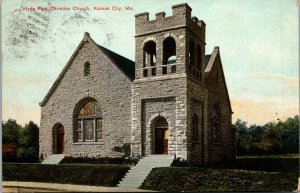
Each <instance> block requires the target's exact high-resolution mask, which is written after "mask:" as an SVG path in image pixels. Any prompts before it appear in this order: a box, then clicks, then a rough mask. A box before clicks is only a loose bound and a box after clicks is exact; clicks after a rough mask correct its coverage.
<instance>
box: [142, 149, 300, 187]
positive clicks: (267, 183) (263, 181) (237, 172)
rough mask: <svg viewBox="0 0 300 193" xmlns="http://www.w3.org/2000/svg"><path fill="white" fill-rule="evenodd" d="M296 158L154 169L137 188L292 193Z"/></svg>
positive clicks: (255, 158) (253, 158)
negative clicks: (279, 192) (290, 192)
mask: <svg viewBox="0 0 300 193" xmlns="http://www.w3.org/2000/svg"><path fill="white" fill-rule="evenodd" d="M298 177H299V158H298V157H297V156H296V154H295V155H294V154H292V155H291V154H289V155H276V156H273V155H272V156H251V157H250V156H247V157H246V156H243V157H238V158H237V160H236V162H235V163H232V164H227V165H224V164H223V165H221V164H220V165H210V166H206V167H169V168H154V169H153V170H152V171H151V173H150V174H149V175H148V177H147V178H146V180H145V181H144V183H143V184H142V185H141V187H140V188H142V189H149V190H157V191H175V192H180V191H192V192H203V191H295V190H296V189H297V184H298Z"/></svg>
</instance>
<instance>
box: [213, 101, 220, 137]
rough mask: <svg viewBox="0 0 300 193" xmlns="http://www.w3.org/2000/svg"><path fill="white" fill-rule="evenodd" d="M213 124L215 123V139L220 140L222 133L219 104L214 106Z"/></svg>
mask: <svg viewBox="0 0 300 193" xmlns="http://www.w3.org/2000/svg"><path fill="white" fill-rule="evenodd" d="M212 122H213V123H212V124H213V141H214V142H220V141H221V134H220V132H221V131H220V108H219V105H217V104H215V105H214V107H213V114H212Z"/></svg>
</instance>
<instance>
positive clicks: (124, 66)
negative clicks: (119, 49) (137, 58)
mask: <svg viewBox="0 0 300 193" xmlns="http://www.w3.org/2000/svg"><path fill="white" fill-rule="evenodd" d="M98 47H99V48H100V49H101V50H102V51H103V53H104V54H106V55H107V56H108V57H109V58H110V59H111V60H112V61H113V62H114V63H115V64H116V65H118V67H119V68H120V69H121V70H122V71H123V72H124V73H125V74H126V75H127V76H128V77H129V78H130V79H131V80H134V78H135V63H134V62H133V61H131V60H129V59H127V58H125V57H123V56H121V55H119V54H117V53H115V52H113V51H111V50H109V49H107V48H104V47H102V46H100V45H98Z"/></svg>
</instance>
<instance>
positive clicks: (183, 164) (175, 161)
mask: <svg viewBox="0 0 300 193" xmlns="http://www.w3.org/2000/svg"><path fill="white" fill-rule="evenodd" d="M171 166H174V167H188V166H189V164H188V163H187V161H186V160H185V159H183V158H182V157H177V158H174V159H173V162H172V164H171Z"/></svg>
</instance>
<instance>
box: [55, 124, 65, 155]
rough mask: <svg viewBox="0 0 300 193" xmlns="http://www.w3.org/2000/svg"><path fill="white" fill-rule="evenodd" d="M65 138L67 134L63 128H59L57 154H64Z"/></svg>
mask: <svg viewBox="0 0 300 193" xmlns="http://www.w3.org/2000/svg"><path fill="white" fill-rule="evenodd" d="M64 138H65V132H64V128H63V126H61V127H59V128H57V133H56V153H57V154H62V153H63V152H64Z"/></svg>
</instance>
